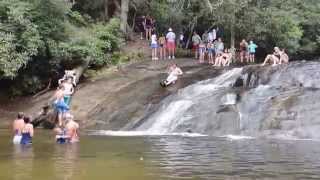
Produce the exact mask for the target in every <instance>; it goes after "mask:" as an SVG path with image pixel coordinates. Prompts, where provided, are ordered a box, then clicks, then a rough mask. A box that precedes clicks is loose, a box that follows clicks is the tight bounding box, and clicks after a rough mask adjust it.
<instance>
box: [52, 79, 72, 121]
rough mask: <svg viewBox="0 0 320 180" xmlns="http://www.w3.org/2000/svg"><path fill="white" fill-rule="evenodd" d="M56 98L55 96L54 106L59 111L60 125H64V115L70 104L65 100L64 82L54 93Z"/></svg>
mask: <svg viewBox="0 0 320 180" xmlns="http://www.w3.org/2000/svg"><path fill="white" fill-rule="evenodd" d="M54 98H55V101H54V107H55V110H56V111H57V113H58V125H59V126H62V125H63V123H62V121H63V118H64V115H65V113H66V112H68V111H69V106H68V105H67V104H66V103H65V101H64V86H63V85H62V84H61V85H60V86H59V87H58V89H57V91H56V93H55V95H54Z"/></svg>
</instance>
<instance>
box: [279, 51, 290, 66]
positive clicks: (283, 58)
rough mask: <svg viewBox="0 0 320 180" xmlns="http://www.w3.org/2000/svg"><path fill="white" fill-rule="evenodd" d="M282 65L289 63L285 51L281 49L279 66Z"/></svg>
mask: <svg viewBox="0 0 320 180" xmlns="http://www.w3.org/2000/svg"><path fill="white" fill-rule="evenodd" d="M283 63H285V64H287V63H289V56H288V54H287V53H286V52H285V49H282V51H281V52H280V60H279V64H283Z"/></svg>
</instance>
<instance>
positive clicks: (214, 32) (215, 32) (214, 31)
mask: <svg viewBox="0 0 320 180" xmlns="http://www.w3.org/2000/svg"><path fill="white" fill-rule="evenodd" d="M212 38H213V40H215V39H217V31H216V29H213V30H212Z"/></svg>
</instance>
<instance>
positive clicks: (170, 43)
mask: <svg viewBox="0 0 320 180" xmlns="http://www.w3.org/2000/svg"><path fill="white" fill-rule="evenodd" d="M168 31H169V32H168V33H167V35H166V39H167V48H168V55H169V57H168V58H169V59H171V58H172V59H175V56H174V55H175V50H176V34H175V33H174V32H173V31H172V28H169V30H168Z"/></svg>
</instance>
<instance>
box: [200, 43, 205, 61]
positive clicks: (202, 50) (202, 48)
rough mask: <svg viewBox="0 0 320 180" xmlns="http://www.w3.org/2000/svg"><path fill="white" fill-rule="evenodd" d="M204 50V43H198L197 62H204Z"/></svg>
mask: <svg viewBox="0 0 320 180" xmlns="http://www.w3.org/2000/svg"><path fill="white" fill-rule="evenodd" d="M205 52H206V45H205V44H204V43H203V42H201V43H200V45H199V63H204V55H205Z"/></svg>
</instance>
